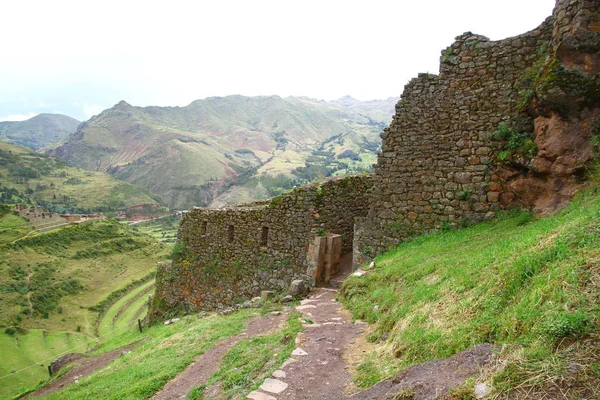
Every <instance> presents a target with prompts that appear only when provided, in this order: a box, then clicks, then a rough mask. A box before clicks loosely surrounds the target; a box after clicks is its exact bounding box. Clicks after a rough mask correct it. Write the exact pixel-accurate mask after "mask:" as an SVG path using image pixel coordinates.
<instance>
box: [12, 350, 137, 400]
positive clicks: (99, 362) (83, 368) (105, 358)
mask: <svg viewBox="0 0 600 400" xmlns="http://www.w3.org/2000/svg"><path fill="white" fill-rule="evenodd" d="M137 345H138V343H133V344H130V345H129V346H126V347H123V348H120V349H117V350H113V351H111V352H108V353H105V354H102V355H100V356H98V357H93V358H89V359H88V360H87V361H84V362H83V363H81V364H79V365H76V366H75V367H73V368H71V370H70V371H69V372H67V373H66V374H64V375H63V376H61V377H60V378H58V379H56V380H55V381H52V382H50V383H49V384H47V385H45V386H44V387H42V388H40V389H38V390H36V391H35V392H31V393H29V394H28V395H27V396H25V397H23V398H24V399H28V398H32V397H39V396H47V395H49V394H51V393H54V392H57V391H59V390H62V389H63V388H65V387H67V386H69V385H71V384H72V383H74V382H77V381H79V379H81V378H83V377H84V376H88V375H90V374H91V373H92V372H95V371H97V370H99V369H100V368H103V367H105V366H107V365H108V364H109V363H110V362H111V361H113V360H114V359H116V358H119V356H120V355H121V353H122V352H124V351H129V350H131V349H133V348H134V347H136V346H137Z"/></svg>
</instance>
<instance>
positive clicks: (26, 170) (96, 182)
mask: <svg viewBox="0 0 600 400" xmlns="http://www.w3.org/2000/svg"><path fill="white" fill-rule="evenodd" d="M17 203H27V204H38V205H41V206H44V207H46V208H48V209H50V210H54V211H57V212H88V211H111V210H119V209H123V208H126V207H128V206H133V205H137V204H157V202H156V200H154V196H153V195H152V194H151V193H149V192H148V191H146V190H144V189H142V188H139V187H137V186H134V185H132V184H129V183H126V182H120V181H118V180H116V179H114V178H112V177H111V176H110V175H109V174H107V173H103V172H91V171H84V170H82V169H79V168H76V167H70V166H67V165H66V164H65V163H64V162H63V161H62V160H60V159H57V158H53V157H48V156H44V155H41V154H38V153H34V152H33V151H31V150H29V149H26V148H24V147H18V146H14V145H11V144H8V143H3V142H0V204H17Z"/></svg>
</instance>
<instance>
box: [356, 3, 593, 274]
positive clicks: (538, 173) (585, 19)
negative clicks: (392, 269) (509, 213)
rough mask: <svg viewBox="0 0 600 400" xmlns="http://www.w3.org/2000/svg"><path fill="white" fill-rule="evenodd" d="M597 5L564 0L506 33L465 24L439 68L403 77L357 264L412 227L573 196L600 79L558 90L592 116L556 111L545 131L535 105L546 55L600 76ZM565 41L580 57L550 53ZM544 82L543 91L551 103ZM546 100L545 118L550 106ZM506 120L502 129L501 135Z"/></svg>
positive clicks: (552, 205)
mask: <svg viewBox="0 0 600 400" xmlns="http://www.w3.org/2000/svg"><path fill="white" fill-rule="evenodd" d="M599 5H600V2H598V1H583V0H559V1H558V2H557V5H556V8H555V10H554V13H553V16H552V17H550V18H548V19H547V20H546V21H544V23H542V25H541V26H539V27H538V28H537V29H535V30H533V31H531V32H528V33H526V34H523V35H520V36H516V37H513V38H509V39H505V40H501V41H490V40H488V39H487V38H486V37H483V36H480V35H475V34H472V33H470V32H467V33H465V34H463V35H461V36H459V37H457V38H456V42H454V43H453V44H452V45H451V46H450V47H448V48H447V49H446V50H444V51H443V52H442V56H441V66H440V74H439V75H429V74H422V75H419V77H418V78H416V79H413V80H412V81H411V82H410V83H409V84H408V85H406V87H405V89H404V93H403V94H402V97H401V100H400V101H399V102H398V104H397V105H396V115H395V116H394V117H393V120H392V123H391V125H390V127H389V128H387V129H385V131H384V132H383V134H382V139H383V148H382V152H381V154H380V155H379V159H378V163H377V165H376V169H375V181H374V187H373V190H372V192H371V193H370V198H369V202H370V209H369V213H368V215H367V217H366V218H365V219H364V220H362V221H360V222H359V223H358V224H357V227H356V235H355V240H356V243H355V257H354V259H355V262H356V263H360V262H364V261H366V260H368V259H369V258H370V257H372V256H373V255H374V254H378V253H380V252H382V251H384V250H387V249H389V248H391V247H394V246H396V245H397V244H398V242H400V241H402V240H404V239H406V238H408V237H410V236H414V235H416V234H420V233H424V232H429V231H432V230H436V229H440V228H445V227H447V228H449V227H454V226H461V225H466V224H469V223H471V222H473V221H480V220H483V219H485V218H489V217H492V216H493V215H494V214H495V212H496V211H497V210H498V209H499V208H500V207H503V206H508V205H520V206H526V207H529V208H532V209H535V210H536V211H541V210H548V209H556V208H558V207H560V206H562V205H564V203H565V202H564V201H563V200H564V199H566V198H570V196H572V191H570V190H566V188H569V187H570V186H569V182H568V181H569V180H571V179H572V178H573V177H574V176H576V175H577V172H578V171H581V170H582V169H583V167H584V166H585V164H586V162H587V161H589V159H590V155H591V151H590V147H591V145H590V136H591V134H592V132H591V131H592V128H591V127H593V126H594V125H595V126H599V125H598V122H597V121H598V120H596V123H595V124H594V118H596V116H595V113H591V112H589V109H593V108H594V107H595V106H596V105H597V91H596V92H595V93H594V90H597V86H593V85H592V87H591V89H588V88H586V89H585V90H587V91H583V90H582V92H584V93H583V94H582V95H580V96H579V97H578V98H576V99H573V98H568V96H564V103H569V104H573V103H575V104H578V103H577V102H578V101H580V100H581V98H583V101H581V103H582V105H581V107H580V109H579V110H578V112H583V113H584V114H585V113H586V112H587V113H588V114H590V115H588V117H587V119H585V123H573V120H575V119H577V118H579V116H576V117H574V116H573V115H572V114H571V115H570V116H569V115H565V114H563V115H560V116H558V117H557V118H554V124H555V125H558V126H559V127H558V128H556V129H555V131H560V132H554V133H553V132H551V131H549V130H548V129H545V130H544V129H543V128H544V125H543V124H544V123H545V121H544V120H543V119H539V118H538V117H539V112H538V113H536V112H535V110H532V107H531V106H530V105H531V104H534V103H535V102H536V101H537V102H538V104H539V103H542V102H540V101H539V100H538V98H540V97H541V93H542V91H541V90H538V89H540V88H542V87H547V86H549V84H548V81H550V79H549V78H550V77H549V74H547V75H544V71H546V70H548V69H549V67H548V65H556V63H558V62H562V63H563V64H565V67H566V68H569V66H570V67H572V68H574V69H573V71H570V72H569V73H570V74H571V75H575V76H576V77H577V79H576V80H577V82H579V80H580V78H581V79H584V78H582V77H583V76H584V75H585V74H587V76H588V79H590V81H592V82H594V80H595V84H596V85H597V84H598V69H597V68H598V67H600V64H599V63H598V62H597V59H598V54H599V52H598V50H599V46H598V31H599V29H598V27H599V23H598V21H599V19H598V7H599ZM565 45H568V46H565ZM564 47H568V48H569V49H572V50H574V53H575V54H576V55H577V56H576V57H572V58H574V59H575V62H571V63H569V65H566V64H567V63H566V62H564V59H561V60H559V61H556V59H557V55H556V54H557V52H558V54H559V56H560V53H561V49H562V48H564ZM558 58H560V57H558ZM590 60H591V61H590ZM553 61H554V64H552V63H553ZM586 61H589V62H587V63H586ZM577 62H579V64H577ZM590 64H591V65H590ZM592 65H593V67H592ZM561 68H562V67H561ZM561 71H562V70H561ZM586 71H587V72H586ZM571 75H569V76H571ZM580 75H581V77H580ZM540 77H541V78H540ZM539 81H541V82H539ZM551 89H552V90H549V89H547V90H546V91H547V92H550V94H551V95H547V98H549V99H551V100H553V101H554V102H556V101H557V100H556V95H555V93H556V90H554V87H553V86H552V87H551ZM563 91H564V92H567V93H568V92H569V91H570V88H563ZM594 96H596V97H594ZM547 103H549V102H548V101H546V106H547ZM590 103H592V104H590ZM586 107H587V111H586V110H584V111H581V110H583V109H585V108H586ZM548 108H549V107H548V106H547V107H546V114H547V115H546V117H550V118H552V116H556V114H557V112H558V111H557V110H553V109H552V108H551V107H550V109H548ZM548 114H550V115H548ZM559 121H560V122H559ZM561 124H562V125H561ZM569 126H570V127H571V128H573V127H575V129H570V130H569V129H568V127H569ZM502 127H504V135H505V136H507V135H508V136H509V137H508V138H507V137H500V138H499V137H498V136H499V135H498V132H499V131H500V132H501V130H500V129H501V128H502ZM559 128H560V129H559ZM529 137H531V139H529V140H528V138H529ZM499 139H500V140H499ZM509 140H512V142H511V143H507V142H508V141H509ZM518 141H522V144H521V146H522V148H517V147H518V146H517V145H515V144H514V143H515V142H518ZM511 146H512V147H511ZM575 149H577V150H578V151H575ZM565 155H567V157H565ZM561 156H562V157H561ZM537 166H539V167H540V168H537V169H536V167H537ZM563 191H564V192H565V196H562V197H561V193H562V192H563Z"/></svg>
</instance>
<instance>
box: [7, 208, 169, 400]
mask: <svg viewBox="0 0 600 400" xmlns="http://www.w3.org/2000/svg"><path fill="white" fill-rule="evenodd" d="M9 222H10V221H9ZM4 223H6V220H5V219H4V218H3V219H0V228H2V227H3V225H2V224H4ZM0 253H1V254H2V256H3V257H2V258H0V304H2V307H1V308H0V353H2V354H9V355H10V357H8V358H7V359H6V360H5V362H4V363H3V364H2V365H1V366H0V376H4V375H6V374H8V375H10V372H11V371H13V370H15V371H16V370H20V369H21V368H25V367H28V366H30V365H32V364H36V363H38V364H39V365H36V366H35V367H32V368H29V369H27V370H26V372H23V373H19V374H15V375H14V376H9V377H6V378H4V379H3V380H2V385H0V396H2V395H6V394H8V393H13V392H15V391H19V390H23V389H24V388H27V387H32V386H35V384H36V383H37V382H38V380H40V379H45V378H47V370H46V368H45V366H47V364H48V362H49V361H50V360H48V359H54V358H56V357H57V356H58V355H60V354H61V353H62V352H64V351H67V350H70V352H74V351H75V352H84V351H85V350H86V349H87V348H91V347H94V346H97V344H98V340H97V339H96V338H97V335H102V340H103V341H105V340H110V339H111V338H112V337H113V336H114V335H116V334H118V333H120V332H121V331H124V330H127V329H128V328H129V327H130V326H132V325H133V324H132V323H131V321H133V320H136V319H137V318H143V317H144V316H145V311H146V308H145V306H146V304H145V303H147V294H149V293H151V292H150V291H149V289H148V287H150V288H151V287H152V286H148V285H153V279H152V276H151V274H153V273H154V271H155V269H156V263H157V262H158V261H164V260H166V258H167V255H168V253H169V251H168V249H167V248H166V247H164V246H163V245H161V244H159V243H158V242H157V241H156V240H154V239H153V238H151V237H150V236H147V235H145V234H142V233H138V232H135V231H133V230H132V229H131V228H129V227H127V226H126V225H123V224H120V223H118V222H115V221H100V222H94V223H88V224H84V225H81V226H71V227H67V228H63V229H61V230H58V231H55V232H52V233H47V234H43V235H39V236H36V237H30V238H25V239H22V240H20V241H18V242H16V243H14V244H12V245H0ZM136 282H145V283H142V286H139V285H140V284H136ZM144 285H146V286H144ZM140 287H141V289H139V288H140ZM139 290H146V291H145V292H143V295H140V296H137V297H136V296H135V294H136V291H139ZM111 293H115V294H114V295H112V296H110V294H111ZM144 296H145V298H144ZM121 297H123V298H125V300H124V301H123V302H121V303H119V299H120V298H121ZM107 299H108V300H107ZM131 299H133V300H131ZM128 300H131V301H128ZM115 304H117V305H116V309H115ZM100 313H102V315H110V316H111V317H110V318H111V320H110V323H109V329H104V328H105V327H104V326H101V325H100V323H101V322H100V321H99V317H100ZM115 314H118V315H117V316H116V317H115ZM105 319H106V318H105ZM134 328H135V326H134ZM42 366H43V367H42Z"/></svg>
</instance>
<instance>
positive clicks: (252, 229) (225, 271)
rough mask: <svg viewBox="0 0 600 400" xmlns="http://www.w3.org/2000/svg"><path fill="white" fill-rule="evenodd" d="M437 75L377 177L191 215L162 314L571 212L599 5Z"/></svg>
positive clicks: (468, 38)
mask: <svg viewBox="0 0 600 400" xmlns="http://www.w3.org/2000/svg"><path fill="white" fill-rule="evenodd" d="M440 61H441V65H440V74H439V75H431V74H421V75H419V76H418V77H417V78H415V79H413V80H412V81H410V82H409V83H408V84H407V85H406V86H405V89H404V93H403V94H402V97H401V100H400V101H399V102H398V104H397V105H396V114H395V115H394V116H393V120H392V123H391V124H390V126H389V128H386V129H385V130H384V132H383V133H382V135H381V137H382V139H383V146H382V151H381V153H380V154H379V157H378V161H377V165H376V166H375V173H374V176H372V177H370V176H356V177H348V178H343V179H335V180H330V181H327V182H324V183H319V184H313V185H308V186H306V187H303V188H298V189H295V190H294V191H293V192H291V193H290V194H287V195H284V196H280V197H278V198H276V199H273V200H271V201H267V202H262V203H252V204H248V205H246V206H239V207H235V208H228V209H217V210H209V209H195V210H193V211H192V212H190V213H189V214H187V215H186V216H185V217H184V218H183V220H182V223H181V227H180V230H179V245H178V248H177V251H176V254H175V259H174V262H173V264H172V265H170V264H169V265H164V266H162V267H159V269H158V274H157V295H156V296H155V299H154V303H153V311H152V312H153V313H154V314H155V315H160V313H161V312H164V311H167V312H171V311H173V310H196V309H205V308H207V309H210V308H220V307H225V306H226V305H231V304H233V303H236V302H237V303H241V302H243V301H244V300H245V299H248V298H251V297H254V296H256V295H257V294H259V293H260V291H261V290H273V291H282V290H284V288H287V287H288V286H289V284H290V282H291V281H293V280H304V281H305V282H307V283H309V284H314V283H315V281H319V280H325V281H326V280H327V279H328V278H329V277H330V275H331V274H332V273H333V272H334V271H335V268H336V265H337V264H338V263H339V256H340V255H341V254H345V253H348V252H350V251H351V250H352V251H353V261H354V264H355V266H357V265H359V264H362V263H364V262H366V261H368V260H369V259H370V258H372V257H373V256H374V255H376V254H379V253H381V252H382V251H385V250H388V249H390V248H391V247H394V246H396V245H397V244H398V243H399V242H401V241H403V240H405V239H407V238H410V237H411V236H415V235H418V234H421V233H425V232H430V231H433V230H437V229H444V228H452V227H460V226H464V225H467V224H470V223H472V222H475V221H481V220H483V219H486V218H491V217H493V216H494V215H495V214H496V212H497V211H498V210H499V209H501V208H503V207H507V206H511V205H518V206H525V207H528V208H530V209H533V210H535V211H544V210H546V211H547V210H555V209H557V208H560V207H562V206H563V205H565V204H566V203H567V202H568V201H569V199H570V198H571V196H572V195H573V193H574V192H575V189H576V187H577V186H576V185H577V184H578V182H580V181H581V180H583V178H585V174H586V171H587V165H588V163H589V161H590V160H591V159H592V157H593V155H594V154H595V153H598V152H599V151H600V149H598V143H600V77H599V76H600V1H598V0H595V1H591V0H558V1H557V3H556V7H555V9H554V13H553V15H552V16H551V17H549V18H548V19H547V20H546V21H544V22H543V23H542V24H541V25H540V26H539V27H538V28H537V29H534V30H532V31H531V32H528V33H525V34H523V35H520V36H516V37H512V38H508V39H505V40H500V41H490V40H489V39H488V38H486V37H484V36H480V35H476V34H472V33H470V32H467V33H464V34H463V35H461V36H459V37H457V38H456V41H455V42H454V43H453V44H452V45H451V46H450V47H448V48H447V49H445V50H444V51H442V55H441V59H440ZM594 143H596V147H594ZM368 188H370V189H369V190H368V191H367V189H368ZM338 235H339V236H338Z"/></svg>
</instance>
